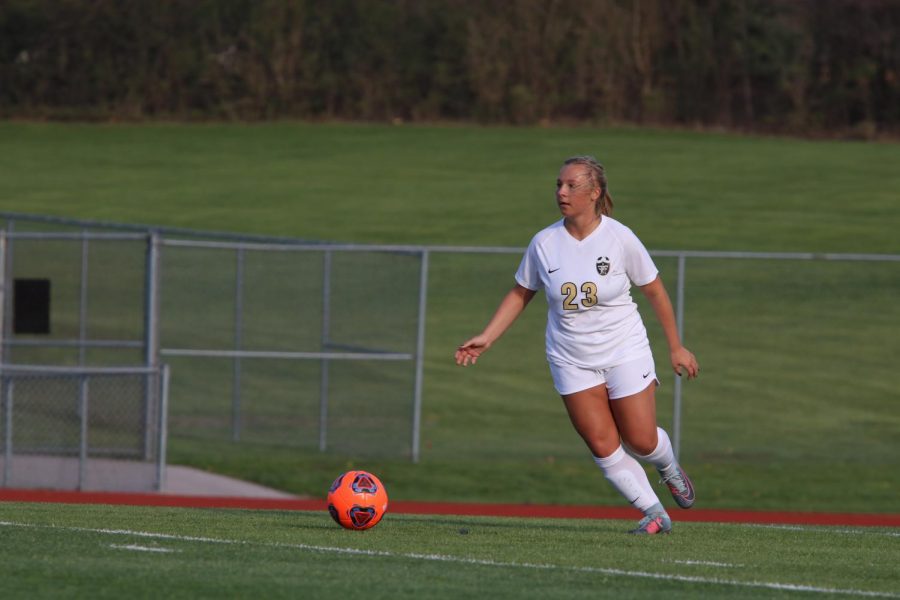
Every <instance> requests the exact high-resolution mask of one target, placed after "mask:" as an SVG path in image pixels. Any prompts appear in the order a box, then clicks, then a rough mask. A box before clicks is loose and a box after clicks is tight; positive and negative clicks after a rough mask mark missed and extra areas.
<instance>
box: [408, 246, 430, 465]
mask: <svg viewBox="0 0 900 600" xmlns="http://www.w3.org/2000/svg"><path fill="white" fill-rule="evenodd" d="M428 259H429V252H428V250H427V249H423V250H422V264H421V266H420V270H419V323H418V329H417V331H416V382H415V392H414V395H413V421H412V461H413V462H414V463H417V462H419V448H420V445H421V429H422V378H423V373H424V369H425V313H426V307H427V303H428Z"/></svg>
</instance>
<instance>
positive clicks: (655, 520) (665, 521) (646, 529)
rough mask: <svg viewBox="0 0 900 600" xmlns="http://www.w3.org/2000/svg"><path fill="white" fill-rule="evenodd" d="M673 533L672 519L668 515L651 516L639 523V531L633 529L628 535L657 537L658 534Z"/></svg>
mask: <svg viewBox="0 0 900 600" xmlns="http://www.w3.org/2000/svg"><path fill="white" fill-rule="evenodd" d="M670 531H672V519H670V518H669V515H667V514H666V513H653V514H649V515H647V516H646V517H644V518H643V519H641V520H640V522H639V523H638V526H637V529H632V530H631V531H629V532H628V533H633V534H636V535H656V534H658V533H669V532H670Z"/></svg>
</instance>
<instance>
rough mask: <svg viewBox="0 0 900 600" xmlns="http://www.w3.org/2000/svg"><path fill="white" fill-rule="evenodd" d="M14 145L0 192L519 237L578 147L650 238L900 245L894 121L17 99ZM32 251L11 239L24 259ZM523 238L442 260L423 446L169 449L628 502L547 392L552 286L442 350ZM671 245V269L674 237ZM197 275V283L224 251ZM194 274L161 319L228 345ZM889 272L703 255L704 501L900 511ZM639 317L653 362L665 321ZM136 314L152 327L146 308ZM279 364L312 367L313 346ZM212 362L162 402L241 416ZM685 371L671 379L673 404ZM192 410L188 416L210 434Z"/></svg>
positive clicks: (307, 487) (268, 389)
mask: <svg viewBox="0 0 900 600" xmlns="http://www.w3.org/2000/svg"><path fill="white" fill-rule="evenodd" d="M0 152H3V155H4V157H6V159H5V160H4V161H2V162H0V210H6V211H18V212H29V213H41V214H51V215H59V216H69V217H77V218H87V219H101V220H109V221H117V222H128V223H150V224H160V225H170V226H184V227H192V228H198V229H209V230H226V231H236V232H242V233H256V234H267V235H279V236H293V237H299V238H306V239H318V240H336V241H352V242H371V243H422V244H449V245H463V244H466V245H469V244H471V245H490V246H495V245H504V246H518V247H521V246H524V245H525V244H526V243H527V242H528V239H529V238H530V236H531V235H532V234H533V233H534V232H535V231H536V230H538V229H540V228H541V227H543V226H545V225H546V224H548V223H549V222H551V221H553V220H555V219H556V218H557V216H558V215H557V213H556V211H555V207H554V205H553V200H552V198H553V196H552V192H553V181H554V179H555V176H556V172H557V169H558V165H559V163H560V162H561V160H562V159H563V158H564V157H566V156H568V155H571V154H575V153H582V152H590V153H594V154H596V155H598V156H599V157H600V158H601V160H603V162H605V163H606V165H607V167H608V169H609V176H610V185H611V190H612V194H613V197H614V198H615V200H616V203H617V207H616V212H615V216H616V217H617V218H619V219H620V220H622V221H623V222H625V223H626V224H627V225H629V226H630V227H632V228H633V229H634V230H635V231H636V232H637V233H638V235H639V236H640V237H641V238H642V239H643V240H644V241H645V243H646V245H647V246H648V247H649V248H651V249H688V250H744V251H790V252H844V253H891V254H896V253H900V241H898V237H897V235H896V224H897V223H900V201H898V190H900V172H898V170H897V169H896V166H897V164H900V145H898V144H887V143H885V144H867V143H857V142H821V141H820V142H810V141H801V140H790V139H774V138H762V137H749V138H748V137H739V136H734V135H725V134H713V133H691V132H665V131H654V130H640V129H590V128H579V129H574V128H572V129H566V128H559V129H541V128H521V129H518V128H476V127H462V126H460V127H452V126H446V127H389V126H378V125H349V124H338V125H334V124H332V125H306V124H294V123H278V124H265V125H218V124H210V125H190V126H181V125H59V124H25V123H5V124H0ZM22 254H23V253H20V254H19V255H17V256H18V258H17V261H18V260H20V259H21V260H23V261H24V260H27V259H26V258H23V257H22ZM135 256H138V257H139V256H140V255H139V254H136V255H135ZM73 260H74V259H73ZM517 262H518V257H497V258H492V259H490V260H487V259H485V258H483V257H478V256H463V257H448V256H440V255H436V256H435V257H434V258H433V262H432V272H431V279H430V282H431V283H430V287H429V313H428V314H429V317H428V337H427V341H426V344H427V347H426V364H425V390H424V415H423V416H424V418H423V427H424V429H423V448H422V463H421V464H420V465H412V464H410V463H409V462H408V461H406V460H403V459H389V458H378V459H371V460H368V459H367V460H362V459H360V458H359V457H357V456H354V455H353V454H352V453H341V452H337V453H329V454H325V455H321V454H319V453H317V452H315V451H314V450H312V449H310V447H309V445H306V446H302V445H300V446H299V447H298V445H284V444H281V443H279V442H280V441H281V440H280V439H279V438H276V437H272V436H270V435H269V434H268V430H265V429H261V430H260V432H259V433H258V437H257V441H255V442H253V443H250V442H247V443H241V444H233V443H230V442H228V441H225V440H224V439H222V437H223V436H222V435H218V436H214V435H209V436H206V437H203V436H198V435H193V436H188V435H184V436H178V435H176V436H174V437H173V438H172V440H171V443H170V457H171V460H172V461H173V462H176V463H184V464H191V465H195V466H199V467H203V468H208V469H211V470H215V471H218V472H222V473H226V474H231V475H236V476H240V477H244V478H248V479H252V480H255V481H258V482H260V483H263V484H267V485H271V486H274V487H279V488H282V489H286V490H290V491H294V492H296V493H302V494H311V495H316V496H322V495H324V493H325V490H326V489H327V486H328V484H329V483H330V482H331V480H332V479H333V478H334V476H335V475H336V474H337V473H338V472H340V471H341V470H344V469H346V468H349V467H351V466H358V467H364V468H369V469H371V470H373V471H375V472H377V473H378V474H379V475H380V476H381V477H382V479H383V480H385V482H386V484H387V485H388V486H389V487H390V488H391V489H392V490H393V493H394V494H396V496H397V497H398V498H404V499H439V500H487V501H505V502H562V503H573V504H587V503H599V504H620V503H621V499H620V498H618V497H617V496H615V495H614V494H613V493H612V492H611V490H610V489H609V486H608V485H607V484H606V483H605V481H603V479H602V477H600V476H599V474H598V473H597V472H596V469H595V468H594V466H593V464H592V463H591V461H590V459H589V457H588V456H587V454H586V451H585V450H584V449H583V447H582V444H581V442H580V441H579V440H578V439H577V436H576V435H575V434H574V433H573V432H572V430H571V427H570V425H569V424H568V422H567V420H566V418H565V415H564V413H563V410H562V407H561V406H560V404H559V400H558V398H556V396H555V394H554V393H553V390H552V387H551V385H550V382H549V377H548V375H547V373H546V366H545V363H544V358H543V345H542V337H543V320H544V314H543V308H542V307H541V306H540V304H541V303H542V301H540V302H538V303H536V304H537V305H536V306H535V307H532V308H530V309H529V311H527V312H526V313H525V315H523V317H522V319H521V321H520V322H519V323H517V324H516V325H515V326H514V327H513V328H512V329H511V330H510V332H509V333H508V334H507V335H506V337H504V339H503V340H501V342H500V343H498V344H497V345H496V346H495V348H494V349H493V350H492V352H491V354H490V355H488V356H487V357H485V359H484V360H483V361H481V362H480V363H479V365H478V367H477V368H475V369H468V370H465V371H462V370H460V369H458V368H456V367H455V366H454V365H453V364H452V362H451V360H450V356H451V355H452V349H453V348H454V347H455V345H456V344H457V343H459V342H460V341H461V340H463V339H465V337H467V336H469V335H471V334H472V333H474V332H475V331H476V330H477V328H479V327H481V325H482V324H483V323H484V322H485V321H486V319H487V318H488V317H489V315H490V313H491V311H492V310H493V308H494V307H495V305H496V302H497V301H498V299H499V298H500V295H501V294H502V293H503V291H504V290H505V289H506V288H507V287H508V286H509V285H510V284H511V276H512V273H513V271H514V269H515V265H516V264H517ZM17 264H18V263H17ZM210 264H211V263H210ZM658 264H659V266H660V268H661V270H662V273H663V276H664V279H665V280H666V281H667V284H668V285H669V286H670V288H671V286H672V282H673V278H674V269H675V265H674V261H673V260H670V259H662V260H660V261H658ZM277 273H281V271H277ZM183 275H184V279H190V280H194V281H195V282H197V281H200V282H202V281H205V278H207V277H209V278H210V280H213V279H214V278H215V276H216V273H215V272H213V271H212V270H210V269H209V268H198V269H195V270H194V271H190V270H189V271H188V272H186V273H184V274H183ZM272 277H273V279H272V280H270V283H271V281H274V280H276V279H274V278H275V277H276V276H272ZM277 277H280V278H281V279H279V281H280V280H285V279H286V278H285V277H284V276H283V275H277ZM103 281H104V280H103V279H102V277H100V278H98V281H97V282H96V283H94V282H92V285H97V286H98V288H99V289H100V290H101V291H102V296H104V297H106V298H109V299H111V302H113V304H114V302H115V300H113V299H117V298H119V297H120V296H118V295H117V294H119V293H120V291H117V290H116V289H114V288H112V287H104V285H103V283H102V282H103ZM195 291H196V293H195V295H194V301H195V303H196V305H197V306H198V307H199V308H198V309H197V310H196V311H194V312H193V313H192V318H193V319H194V321H196V324H199V325H202V327H201V328H200V329H199V330H197V329H188V328H186V327H185V326H184V325H185V323H184V322H180V321H175V322H171V323H169V324H168V325H167V327H169V329H167V330H166V331H165V332H164V338H167V339H173V336H174V337H175V338H177V336H179V335H181V336H182V337H183V338H184V339H187V340H188V341H190V340H192V339H196V338H197V337H202V336H208V337H210V338H216V336H219V338H221V339H219V341H220V342H222V341H223V340H224V342H223V343H227V342H228V336H227V335H226V333H227V332H225V331H223V330H221V329H218V328H217V322H216V321H215V320H214V319H212V318H211V317H212V316H213V315H215V314H219V313H221V314H230V313H229V305H227V304H218V305H217V304H215V303H214V302H211V301H208V299H210V298H211V299H213V300H214V299H215V296H216V294H217V292H218V290H217V288H216V287H215V286H214V285H212V284H210V285H199V284H198V285H197V286H196V288H195ZM204 292H205V293H206V295H202V293H204ZM898 294H900V272H898V268H897V263H877V264H876V263H873V264H870V263H818V262H817V263H810V262H806V263H797V262H783V263H773V262H766V261H743V262H736V261H693V260H692V261H689V265H688V288H687V297H686V341H687V344H688V346H689V347H691V349H692V350H694V351H695V352H696V353H697V355H698V357H699V358H700V361H701V364H702V366H703V376H702V377H701V379H700V380H698V381H696V382H691V383H689V384H688V385H686V386H685V400H686V404H685V414H684V444H683V447H682V459H683V461H684V463H685V465H686V466H687V467H688V469H689V471H690V472H691V474H692V477H693V478H694V480H695V483H697V485H698V493H699V496H700V502H701V503H702V504H703V506H705V507H721V508H769V509H773V508H792V509H800V510H835V511H844V510H853V511H867V512H895V511H897V509H898V505H897V497H898V495H900V476H898V473H900V468H898V467H900V463H898V461H900V414H898V412H897V410H896V405H897V399H898V393H897V391H896V386H895V381H894V379H895V377H894V373H896V372H897V367H898V359H897V357H898V356H900V336H898V335H897V334H896V333H897V331H898V329H900V304H898V303H897V302H896V298H897V296H898ZM219 295H221V294H219ZM132 300H134V299H132ZM123 301H127V299H126V300H123ZM186 301H187V300H185V297H173V298H172V299H171V302H172V303H179V302H186ZM387 301H388V302H390V301H391V299H388V300H387ZM101 306H102V305H101ZM138 306H139V302H138ZM644 314H645V317H648V315H649V313H647V312H646V311H645V313H644ZM111 315H114V311H113V310H105V311H103V310H100V311H99V314H98V316H97V321H96V324H95V323H94V322H92V328H93V327H97V328H98V329H97V331H98V332H104V333H105V332H108V331H112V330H115V329H116V328H119V327H121V323H120V322H118V320H115V319H112V318H111ZM646 320H647V321H648V326H649V328H650V331H651V336H652V337H653V339H654V343H655V353H656V357H657V365H658V367H660V371H661V372H664V371H663V368H662V367H661V363H662V362H663V361H664V358H663V357H664V356H665V352H664V349H663V348H662V347H661V345H660V342H661V337H660V335H659V332H658V330H656V329H655V325H654V324H653V322H652V318H649V317H648V318H647V319H646ZM294 325H296V327H294ZM299 326H300V324H292V328H293V329H292V330H295V329H296V328H298V327H299ZM127 327H130V329H128V331H131V332H134V331H138V332H139V329H140V320H139V318H138V319H134V318H133V319H132V320H131V321H129V322H128V326H127ZM93 331H94V330H93V329H92V332H93ZM279 333H280V332H279V330H278V328H277V327H273V324H272V322H271V321H270V320H268V321H267V320H265V319H260V324H259V328H258V329H255V330H254V331H253V332H250V333H248V335H251V334H252V335H257V336H258V338H257V343H259V344H261V345H265V344H268V345H272V344H275V343H277V342H278V340H279V337H278V335H279ZM217 339H218V338H217ZM224 366H225V369H226V371H227V368H228V365H224ZM270 368H271V371H275V370H278V369H281V370H289V369H294V370H295V371H296V372H297V376H298V378H299V379H301V380H302V379H304V378H305V379H312V380H315V378H316V377H317V375H316V373H315V372H312V371H310V372H307V371H306V370H305V369H306V367H303V368H301V367H297V366H295V365H272V366H271V367H270ZM215 373H216V371H215V370H214V369H213V368H212V366H210V365H209V364H203V365H201V364H199V363H197V362H190V361H184V362H182V363H180V364H175V365H174V381H175V383H173V385H175V384H178V385H184V386H185V387H182V388H178V389H180V390H181V392H179V393H180V395H178V394H176V392H175V391H174V390H175V388H174V387H173V411H174V412H175V413H178V411H182V414H183V415H191V414H192V413H191V411H192V410H194V409H195V408H196V407H195V406H193V405H192V402H194V403H196V402H199V400H198V399H199V398H200V397H201V396H202V395H203V394H207V395H210V396H214V397H216V398H217V402H219V403H220V404H219V406H220V408H221V411H222V414H224V415H226V416H227V413H228V397H229V395H230V392H229V389H228V380H227V379H223V378H222V377H221V376H217V375H216V374H215ZM251 375H252V377H251V376H250V375H248V379H249V381H250V383H249V384H248V385H252V386H253V389H254V390H255V393H256V396H257V397H258V398H260V400H259V401H258V404H259V405H261V409H260V415H261V416H262V417H266V418H267V419H269V421H273V422H279V421H281V422H283V421H284V420H285V415H284V412H283V411H284V409H283V404H282V401H283V399H285V398H286V397H287V396H290V395H296V394H292V393H293V390H292V389H284V388H279V387H277V386H273V385H267V384H266V380H267V375H271V373H270V372H267V371H266V370H265V369H261V370H259V371H257V372H254V373H251ZM185 379H187V381H185ZM671 385H672V382H671V377H664V381H663V387H662V388H661V389H660V392H659V398H660V403H659V404H660V407H659V412H660V420H661V422H662V423H663V424H664V425H668V423H670V421H671V406H670V402H669V400H668V398H669V397H670V394H671ZM298 387H300V386H298ZM298 393H299V394H305V393H309V394H311V395H314V394H315V393H316V389H312V391H311V392H310V391H309V390H307V391H305V392H298ZM303 401H304V402H305V401H306V400H303ZM280 406H281V407H282V408H279V407H280ZM279 411H282V412H279ZM197 423H198V421H190V422H189V423H188V426H186V427H185V429H188V428H193V429H194V430H195V431H194V433H197V432H198V431H197V430H199V433H204V432H205V431H204V429H203V428H202V427H197ZM211 429H212V428H210V430H211ZM174 431H176V433H177V429H176V430H174ZM267 436H268V439H266V438H267ZM848 482H851V483H848ZM848 489H850V490H851V492H850V493H846V490H848Z"/></svg>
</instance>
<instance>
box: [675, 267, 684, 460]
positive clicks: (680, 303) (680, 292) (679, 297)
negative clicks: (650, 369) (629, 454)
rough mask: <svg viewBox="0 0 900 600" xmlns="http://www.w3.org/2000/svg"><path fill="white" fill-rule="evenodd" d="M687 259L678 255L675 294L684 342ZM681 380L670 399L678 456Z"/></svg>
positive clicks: (676, 308) (678, 321) (679, 330)
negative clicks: (685, 270) (685, 271)
mask: <svg viewBox="0 0 900 600" xmlns="http://www.w3.org/2000/svg"><path fill="white" fill-rule="evenodd" d="M686 261H687V259H686V257H685V256H684V254H679V255H678V284H677V287H676V294H675V322H676V324H677V326H678V337H679V338H681V343H682V344H683V343H684V268H685V262H686ZM681 380H682V377H675V386H674V387H675V389H674V392H673V393H674V398H673V400H672V451H673V452H674V453H675V458H678V453H679V450H680V449H681Z"/></svg>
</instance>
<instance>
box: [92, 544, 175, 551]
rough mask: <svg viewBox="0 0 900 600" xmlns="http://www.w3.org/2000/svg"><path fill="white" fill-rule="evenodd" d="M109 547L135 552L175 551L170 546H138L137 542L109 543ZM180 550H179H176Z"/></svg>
mask: <svg viewBox="0 0 900 600" xmlns="http://www.w3.org/2000/svg"><path fill="white" fill-rule="evenodd" d="M109 547H110V548H115V549H116V550H134V551H136V552H162V553H167V552H176V550H173V549H172V548H156V547H150V546H139V545H137V544H110V545H109ZM178 552H180V550H179V551H178Z"/></svg>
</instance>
